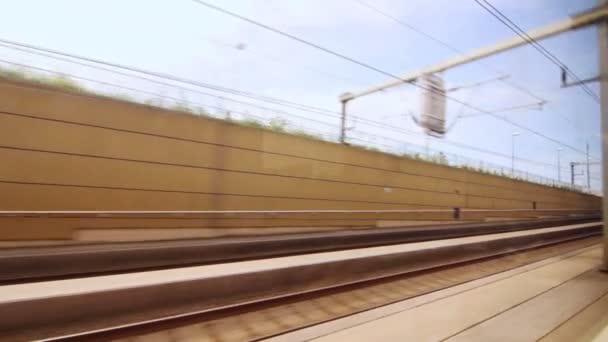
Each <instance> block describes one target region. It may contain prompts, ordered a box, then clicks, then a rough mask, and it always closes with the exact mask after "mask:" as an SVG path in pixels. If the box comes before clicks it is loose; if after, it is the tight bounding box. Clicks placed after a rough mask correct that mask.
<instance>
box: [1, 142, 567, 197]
mask: <svg viewBox="0 0 608 342" xmlns="http://www.w3.org/2000/svg"><path fill="white" fill-rule="evenodd" d="M0 149H6V150H15V151H26V152H37V153H49V154H58V155H67V156H74V157H83V158H95V159H106V160H114V161H123V162H132V163H144V164H154V165H162V166H175V167H184V168H193V169H204V170H211V171H223V172H231V173H241V174H249V175H255V176H265V177H279V178H287V179H298V180H308V181H318V182H328V183H337V184H350V185H359V186H369V187H375V188H383V189H384V188H387V187H388V188H391V189H400V190H407V191H420V192H430V193H438V194H444V195H454V196H469V197H476V198H490V199H498V200H509V201H520V202H529V200H526V199H521V198H515V197H495V196H486V195H476V194H469V193H455V192H453V191H439V190H429V189H422V188H411V187H404V186H400V185H392V184H374V183H361V182H353V181H346V180H334V179H327V178H314V177H305V176H290V175H283V174H276V173H264V172H256V171H246V170H237V169H229V168H218V167H210V166H202V165H192V164H179V163H169V162H160V161H153V160H143V159H130V158H120V157H111V156H101V155H92V154H84V153H72V152H63V151H52V150H42V149H32V148H22V147H14V146H1V145H0ZM542 203H549V204H557V202H552V201H544V200H543V201H542Z"/></svg>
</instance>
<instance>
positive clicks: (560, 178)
mask: <svg viewBox="0 0 608 342" xmlns="http://www.w3.org/2000/svg"><path fill="white" fill-rule="evenodd" d="M562 150H563V148H561V147H558V148H557V181H558V182H560V183H561V182H562V163H561V160H562V159H561V156H560V152H561V151H562Z"/></svg>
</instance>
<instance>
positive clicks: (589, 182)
mask: <svg viewBox="0 0 608 342" xmlns="http://www.w3.org/2000/svg"><path fill="white" fill-rule="evenodd" d="M586 151H587V189H591V174H590V173H589V143H587V145H586Z"/></svg>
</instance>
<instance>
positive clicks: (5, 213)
mask: <svg viewBox="0 0 608 342" xmlns="http://www.w3.org/2000/svg"><path fill="white" fill-rule="evenodd" d="M444 207H446V208H451V207H447V206H444ZM520 211H521V212H534V211H556V212H562V211H599V210H597V209H581V208H569V209H562V208H560V209H528V208H524V209H488V208H460V212H520ZM452 212H454V210H453V209H398V210H390V209H389V210H384V209H378V210H161V211H153V210H149V211H148V210H133V211H129V210H105V211H104V210H73V211H70V210H55V211H53V210H49V211H35V210H33V211H18V210H17V211H0V215H2V216H12V215H114V214H117V215H124V214H127V215H147V214H175V215H190V214H316V213H319V214H326V213H327V214H346V213H354V214H358V213H371V214H374V213H381V214H383V213H452Z"/></svg>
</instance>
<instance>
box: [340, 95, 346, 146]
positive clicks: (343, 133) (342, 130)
mask: <svg viewBox="0 0 608 342" xmlns="http://www.w3.org/2000/svg"><path fill="white" fill-rule="evenodd" d="M340 102H342V118H341V121H340V143H342V144H345V143H346V103H348V100H342V101H340Z"/></svg>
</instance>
